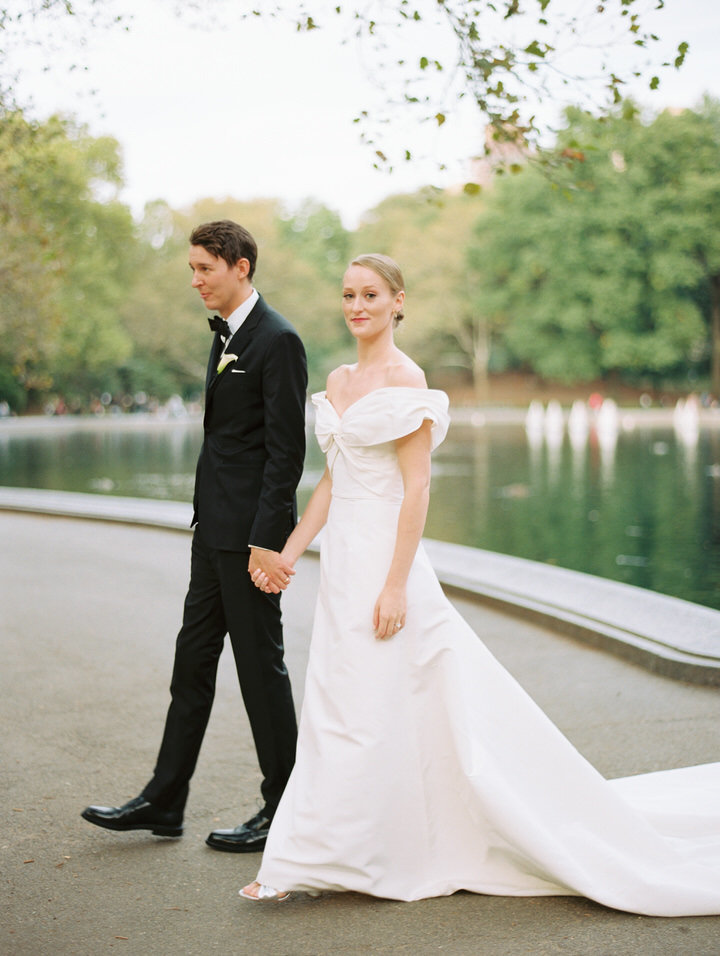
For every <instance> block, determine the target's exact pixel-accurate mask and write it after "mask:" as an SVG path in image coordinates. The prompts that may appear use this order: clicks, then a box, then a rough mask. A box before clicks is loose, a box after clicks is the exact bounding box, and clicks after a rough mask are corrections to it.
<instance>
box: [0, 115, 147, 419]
mask: <svg viewBox="0 0 720 956" xmlns="http://www.w3.org/2000/svg"><path fill="white" fill-rule="evenodd" d="M0 182H2V191H1V192H2V199H0V229H1V230H2V236H3V246H4V247H5V248H6V249H7V257H6V261H5V267H4V268H3V269H2V270H1V271H0V302H2V308H1V310H0V368H1V369H2V370H3V375H2V381H3V382H5V383H8V382H10V383H14V385H11V386H9V387H8V386H5V387H4V388H5V392H6V395H5V396H3V397H6V400H8V401H13V402H15V403H16V402H17V395H18V388H21V389H22V390H23V391H24V392H25V393H26V395H29V396H30V397H32V396H33V395H34V394H35V393H43V394H45V393H48V392H50V391H51V390H53V389H54V388H57V389H60V390H63V391H67V390H68V389H69V388H70V387H71V386H72V387H76V388H77V389H78V390H79V391H80V392H82V391H84V390H85V389H86V388H88V387H89V386H90V384H91V383H97V384H99V382H100V379H101V378H102V374H103V373H102V370H103V369H104V368H106V367H107V366H108V365H109V364H111V363H116V362H119V361H122V360H123V359H124V358H125V357H126V356H128V355H129V354H130V350H131V342H130V340H129V339H128V338H127V336H126V335H125V333H124V332H123V330H122V328H121V326H120V324H119V323H118V321H117V316H116V307H117V303H118V301H119V300H120V299H121V298H122V296H123V295H124V293H125V288H126V285H127V280H128V266H129V261H130V256H131V255H132V251H133V242H134V234H133V224H132V219H131V216H130V213H129V211H128V210H127V209H126V208H125V207H124V206H123V205H121V204H120V203H118V202H117V201H116V200H115V199H114V198H112V197H113V196H114V194H115V193H116V191H117V188H118V187H119V185H120V183H121V167H120V160H119V156H118V147H117V143H115V141H114V140H111V139H106V138H103V139H92V138H91V137H89V136H88V135H87V133H86V132H85V130H84V129H83V128H82V127H76V126H74V125H73V124H72V123H71V122H69V121H67V120H62V119H60V118H58V117H53V118H51V119H50V120H49V121H48V122H47V123H44V124H33V123H30V122H28V121H27V120H26V118H25V117H24V115H23V114H22V113H21V112H19V111H9V112H0ZM100 192H103V193H107V194H109V195H110V197H111V198H109V199H105V200H104V201H102V202H101V201H99V199H98V198H96V197H97V195H98V194H99V193H100Z"/></svg>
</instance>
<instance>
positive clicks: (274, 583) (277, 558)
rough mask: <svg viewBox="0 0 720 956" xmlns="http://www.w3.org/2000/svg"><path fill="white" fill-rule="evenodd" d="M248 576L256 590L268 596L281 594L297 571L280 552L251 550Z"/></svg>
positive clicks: (259, 549)
mask: <svg viewBox="0 0 720 956" xmlns="http://www.w3.org/2000/svg"><path fill="white" fill-rule="evenodd" d="M248 574H249V575H250V577H251V578H252V582H253V584H254V585H255V587H256V588H259V589H260V590H261V591H266V592H267V593H268V594H279V593H280V592H281V591H284V590H285V588H286V587H287V586H288V584H289V583H290V578H291V577H292V576H293V574H295V569H294V568H293V566H292V565H291V564H289V563H288V562H287V561H286V560H285V558H283V556H282V555H281V554H280V552H279V551H263V550H262V549H261V548H250V560H249V562H248Z"/></svg>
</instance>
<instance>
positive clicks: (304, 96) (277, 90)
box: [11, 0, 720, 228]
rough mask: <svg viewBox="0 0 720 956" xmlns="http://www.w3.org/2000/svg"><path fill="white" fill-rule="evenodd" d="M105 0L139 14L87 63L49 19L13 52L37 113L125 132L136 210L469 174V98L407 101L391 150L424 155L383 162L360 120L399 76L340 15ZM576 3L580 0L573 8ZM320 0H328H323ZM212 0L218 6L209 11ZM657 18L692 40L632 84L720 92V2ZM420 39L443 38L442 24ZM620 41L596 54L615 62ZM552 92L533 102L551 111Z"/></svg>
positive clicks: (312, 194) (98, 41) (391, 129)
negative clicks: (425, 106)
mask: <svg viewBox="0 0 720 956" xmlns="http://www.w3.org/2000/svg"><path fill="white" fill-rule="evenodd" d="M80 2H82V0H80ZM111 2H113V3H114V4H115V7H116V8H117V9H119V10H121V11H122V12H123V13H131V14H132V21H131V23H130V27H129V29H128V30H127V31H125V30H123V29H120V28H117V27H113V28H110V29H103V30H97V31H94V32H92V33H91V34H90V36H89V42H88V43H87V45H86V47H85V49H84V50H83V52H82V62H83V63H84V64H85V65H86V66H87V69H86V70H85V71H78V70H75V71H73V70H69V69H67V66H68V65H70V64H72V63H73V62H76V61H77V59H78V53H77V46H76V45H74V44H73V43H72V42H63V40H62V37H61V32H60V28H59V26H58V27H57V28H55V29H54V30H52V31H51V36H52V38H53V41H54V42H53V49H51V48H50V47H49V44H48V42H47V38H46V36H45V35H44V34H43V32H42V31H43V30H45V31H46V30H47V26H45V27H42V28H40V27H38V28H37V32H36V35H35V39H36V41H39V42H37V43H36V45H32V44H31V43H29V42H28V41H23V43H22V44H19V45H18V46H17V47H16V48H15V49H14V50H12V51H11V61H12V62H15V63H16V64H20V65H21V68H22V69H21V79H20V83H19V86H18V92H19V94H20V99H21V101H23V102H27V101H29V100H31V101H32V111H33V113H34V115H36V116H38V117H40V118H44V117H46V116H48V115H49V114H51V113H53V112H61V113H66V114H72V115H73V116H75V117H76V118H77V119H78V120H80V121H81V122H83V123H86V124H87V125H88V127H89V130H90V132H91V133H92V134H93V135H111V136H113V137H115V138H116V139H117V140H118V141H119V143H120V144H121V149H122V155H123V158H124V170H125V180H126V183H127V185H126V187H125V189H124V190H123V192H122V194H121V197H120V198H121V199H122V200H123V201H124V202H126V203H128V204H129V205H130V207H131V208H132V210H133V213H134V214H135V215H136V216H138V217H139V216H141V214H142V209H143V206H144V204H145V203H146V202H148V201H151V200H154V199H165V200H166V201H167V202H169V203H170V205H171V206H173V207H175V208H184V207H187V206H189V205H191V204H192V203H193V202H194V201H195V200H197V199H200V198H206V197H215V198H218V199H222V198H225V197H228V196H230V197H233V198H235V199H240V200H249V199H255V198H261V197H272V198H278V199H280V200H282V201H283V202H284V203H285V204H286V205H287V206H288V208H290V209H292V208H295V207H297V206H298V205H299V204H300V203H301V202H302V201H303V200H304V199H306V198H314V199H316V200H319V201H320V202H322V203H323V204H324V205H326V206H328V207H329V208H331V209H334V210H335V211H337V212H338V213H339V214H340V215H341V217H342V219H343V222H344V223H345V225H346V226H347V227H348V228H354V227H355V226H356V225H357V222H358V221H359V219H360V218H361V217H362V215H363V213H365V212H366V211H367V210H369V209H370V208H372V207H373V206H374V205H376V204H377V203H378V202H380V201H381V200H382V199H383V198H385V197H386V196H388V195H390V194H394V193H404V192H411V191H413V190H415V189H417V188H420V187H421V186H424V185H428V184H433V185H437V186H449V185H454V184H458V183H462V182H464V181H465V180H466V178H467V177H468V173H469V160H470V158H471V157H472V156H473V155H477V154H478V153H479V152H480V151H481V149H482V145H483V130H484V123H483V120H482V117H481V116H480V115H479V113H478V112H477V110H476V109H475V107H474V106H472V104H471V103H470V101H469V100H466V101H465V103H464V105H462V106H461V107H460V108H459V110H458V112H457V115H453V116H452V117H451V118H450V119H449V121H448V122H447V123H446V124H445V125H444V126H442V127H441V128H438V126H437V124H435V123H427V122H425V123H421V122H420V121H419V116H418V115H417V114H415V113H413V112H412V111H410V110H408V109H407V108H405V109H399V110H397V111H396V112H394V113H393V114H392V121H391V123H390V124H389V125H388V126H387V128H386V130H385V136H386V139H385V140H384V142H383V145H384V146H385V147H387V148H388V151H389V152H392V153H393V154H395V153H398V154H399V153H400V152H402V151H403V150H404V149H405V148H410V149H411V150H412V152H413V155H414V157H415V158H414V159H413V161H412V162H410V163H405V162H401V163H399V164H397V165H395V168H394V171H393V172H392V174H388V172H387V171H384V172H381V171H378V170H375V169H373V158H374V157H373V150H372V149H371V148H369V147H368V146H366V145H364V144H363V143H362V142H361V141H360V132H359V129H358V126H357V124H355V123H353V121H352V120H353V118H354V117H355V116H357V115H358V114H359V113H360V111H362V110H363V109H367V108H370V109H373V108H377V106H378V104H380V103H381V101H382V100H383V97H384V91H385V89H386V88H387V87H388V86H390V85H391V83H390V79H391V74H389V73H388V72H387V70H386V69H384V68H383V64H382V62H381V61H380V60H379V58H378V55H377V53H376V52H375V51H374V50H373V49H372V48H370V47H369V46H368V45H367V44H364V45H357V44H355V43H349V44H343V43H342V42H341V35H340V32H339V25H337V24H336V25H334V26H333V25H332V23H331V24H330V26H328V27H325V28H324V29H321V30H314V31H312V32H311V33H297V32H296V31H295V30H294V28H293V27H292V26H291V25H290V24H288V23H287V22H282V21H277V20H272V19H270V18H267V17H262V18H251V19H249V20H245V21H240V20H238V19H237V18H234V17H233V16H232V15H231V14H228V13H227V11H228V10H229V8H230V7H231V5H232V4H231V3H230V0H206V2H204V3H200V4H198V7H199V9H198V10H197V11H196V12H193V10H192V9H191V8H192V6H193V5H192V4H191V3H189V2H188V3H185V4H184V8H185V9H184V12H183V15H182V16H178V15H177V14H176V13H175V12H174V7H173V2H172V0H111ZM236 2H237V0H236ZM256 2H257V0H256ZM554 2H555V3H556V4H557V3H563V2H565V3H569V2H571V0H554ZM593 2H596V0H593ZM611 2H612V0H611ZM581 4H582V0H575V8H577V7H578V5H581ZM652 5H653V4H651V6H652ZM246 6H249V5H246ZM323 6H324V4H323V3H322V0H318V2H317V3H316V9H320V10H322V8H323ZM325 6H327V4H325ZM331 6H332V4H331ZM378 6H379V7H382V3H378ZM218 9H219V10H220V11H221V15H220V16H217V17H214V16H211V12H214V11H216V10H218ZM223 10H224V11H225V15H224V16H223V15H222V11H223ZM209 11H210V12H209ZM651 23H652V26H653V28H654V29H655V32H657V33H658V34H659V35H660V36H661V38H662V44H661V45H660V47H659V48H660V49H661V50H662V51H663V55H664V56H672V55H673V50H674V48H675V47H676V46H677V43H678V42H679V41H680V40H685V41H687V42H688V43H689V44H690V52H689V55H688V58H687V61H686V64H685V65H684V66H683V67H682V69H681V70H679V71H665V72H663V73H662V82H661V86H660V90H659V91H658V92H656V93H653V94H650V93H648V92H647V91H646V90H645V88H644V86H643V87H640V86H638V88H637V90H635V89H631V90H630V92H632V93H634V95H635V96H637V97H639V99H640V100H641V102H644V103H645V104H647V105H648V106H649V107H650V108H651V109H657V110H659V109H661V108H663V107H665V106H673V107H683V106H693V105H694V104H696V103H697V102H698V101H699V99H700V97H701V96H702V95H703V93H705V92H709V93H711V94H712V95H714V96H716V97H718V98H720V66H719V65H718V64H719V63H720V60H719V59H718V56H717V43H718V39H719V38H720V3H718V2H717V0H667V2H666V5H665V8H664V9H663V10H661V11H659V12H657V13H655V14H653V19H652V21H651ZM64 26H66V25H64ZM428 39H429V40H430V41H431V43H430V44H428V43H427V42H426V41H427V40H428ZM400 41H402V42H401V43H400V45H399V47H398V51H391V53H392V54H393V55H395V56H396V58H397V56H400V55H402V56H407V57H408V58H410V59H412V57H414V56H416V55H417V52H418V51H419V50H421V47H420V46H418V45H417V44H416V47H415V49H413V48H412V44H409V45H408V42H407V34H406V35H404V36H403V37H400V36H399V35H398V42H400ZM418 43H425V44H426V45H433V44H439V46H434V48H433V52H434V50H435V49H439V50H440V52H441V53H447V52H448V49H449V48H448V47H445V48H443V45H442V41H441V40H440V39H439V34H438V33H437V31H435V33H434V34H432V35H430V34H426V35H425V37H424V38H423V39H422V40H418ZM422 49H424V47H422ZM613 49H614V48H613V47H610V49H609V50H608V49H607V48H606V49H604V51H603V54H602V55H603V56H605V57H610V58H612V56H613V55H614V54H613ZM617 56H618V58H620V63H622V59H621V56H622V54H620V53H618V54H617ZM13 58H14V59H13ZM48 63H51V64H52V68H51V69H49V70H48V69H46V68H47V66H48ZM91 89H92V90H94V92H93V93H92V94H91V93H90V92H89V91H90V90H91ZM551 102H554V100H553V97H549V98H546V100H545V101H544V102H543V103H539V104H537V105H538V109H539V113H540V115H541V116H542V115H543V110H545V112H546V113H547V110H548V109H549V108H551V107H550V103H551ZM441 165H445V166H446V167H447V169H446V170H445V171H444V172H442V171H440V168H439V167H440V166H441Z"/></svg>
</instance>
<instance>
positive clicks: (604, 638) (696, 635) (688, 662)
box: [0, 487, 720, 686]
mask: <svg viewBox="0 0 720 956" xmlns="http://www.w3.org/2000/svg"><path fill="white" fill-rule="evenodd" d="M0 509H5V510H10V511H24V512H31V513H32V512H34V513H40V514H49V515H57V516H62V517H72V518H89V519H92V520H97V521H119V522H122V523H124V524H143V525H151V526H155V527H161V528H168V529H170V530H175V531H189V530H190V520H191V517H192V508H191V506H190V505H189V504H186V503H184V502H179V501H160V500H155V499H150V498H121V497H114V496H104V495H91V494H81V493H78V492H70V491H46V490H41V489H33V488H8V487H0ZM424 544H425V548H426V550H427V553H428V556H429V558H430V560H431V562H432V564H433V567H434V568H435V571H436V573H437V575H438V577H439V579H440V581H441V583H442V584H443V585H444V586H445V587H447V588H449V589H451V590H455V591H458V592H461V593H462V594H464V595H469V596H471V597H475V598H479V599H481V600H483V601H485V602H488V603H492V604H494V605H496V606H499V607H502V608H503V609H504V610H507V611H510V612H512V613H517V614H522V615H524V616H528V617H531V618H533V619H535V620H538V621H541V622H543V623H546V624H547V625H548V626H549V627H551V628H553V629H554V630H559V631H561V632H562V633H565V634H568V635H570V636H572V637H575V638H577V639H580V640H583V641H585V642H587V643H590V644H592V645H594V646H596V647H600V648H603V649H605V650H608V651H610V652H612V653H614V654H617V655H618V656H620V657H623V658H625V659H627V660H631V661H634V662H635V663H637V664H640V665H642V666H644V667H646V668H648V669H650V670H652V671H654V672H656V673H659V674H663V675H665V676H668V677H673V678H675V679H678V680H686V681H691V682H693V683H699V684H712V685H718V686H720V611H715V610H713V609H712V608H706V607H702V606H700V605H698V604H692V603H691V602H689V601H683V600H680V599H679V598H673V597H668V596H667V595H663V594H657V593H655V592H654V591H648V590H646V589H644V588H637V587H633V586H632V585H628V584H621V583H619V582H616V581H608V580H606V579H605V578H598V577H595V576H594V575H591V574H582V573H580V572H578V571H570V570H567V569H565V568H557V567H553V566H550V565H545V564H541V563H540V562H537V561H528V560H526V559H524V558H514V557H511V556H509V555H504V554H497V553H496V552H493V551H483V550H481V549H479V548H469V547H466V546H464V545H457V544H449V543H446V542H443V541H434V540H430V539H425V541H424ZM318 549H319V540H316V541H314V542H313V544H312V545H311V550H312V551H314V552H317V550H318Z"/></svg>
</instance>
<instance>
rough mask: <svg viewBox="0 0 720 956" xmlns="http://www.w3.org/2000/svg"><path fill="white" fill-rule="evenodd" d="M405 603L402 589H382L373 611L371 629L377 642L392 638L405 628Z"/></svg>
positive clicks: (386, 587)
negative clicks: (373, 630)
mask: <svg viewBox="0 0 720 956" xmlns="http://www.w3.org/2000/svg"><path fill="white" fill-rule="evenodd" d="M406 608H407V601H406V597H405V589H404V588H394V587H388V586H387V585H386V586H385V587H384V588H383V590H382V592H381V594H380V597H379V598H378V599H377V602H376V604H375V610H374V611H373V628H374V629H375V637H376V638H377V640H379V641H387V640H388V639H389V638H391V637H394V636H395V634H397V633H398V631H400V630H401V629H402V628H403V627H404V626H405V611H406Z"/></svg>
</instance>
